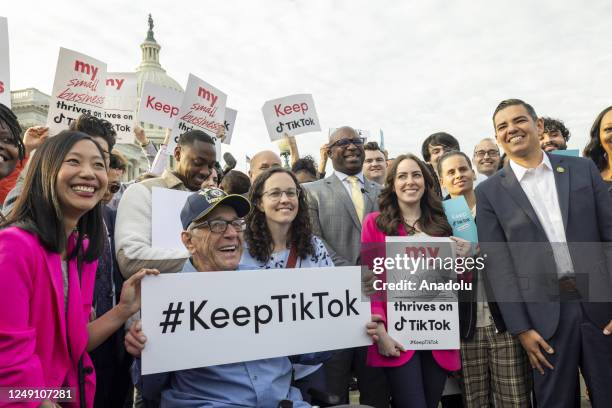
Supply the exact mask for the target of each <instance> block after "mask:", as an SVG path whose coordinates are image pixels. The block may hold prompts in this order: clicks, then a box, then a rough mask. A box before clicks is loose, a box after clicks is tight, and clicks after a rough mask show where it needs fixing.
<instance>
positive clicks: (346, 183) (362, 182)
mask: <svg viewBox="0 0 612 408" xmlns="http://www.w3.org/2000/svg"><path fill="white" fill-rule="evenodd" d="M334 174H335V175H336V176H338V178H339V179H340V181H341V182H342V185H343V186H344V188H345V189H346V192H347V193H348V195H349V197H352V196H353V195H352V194H351V188H352V185H351V182H350V181H348V177H349V175H348V174H344V173H342V172H340V171H338V170H334ZM354 176H355V177H357V180H359V188H361V189H362V190H361V191H362V194H363V188H364V187H365V179H364V177H363V172H362V171H360V172H359V173H357V174H355V175H354ZM364 202H365V197H364Z"/></svg>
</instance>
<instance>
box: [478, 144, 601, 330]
mask: <svg viewBox="0 0 612 408" xmlns="http://www.w3.org/2000/svg"><path fill="white" fill-rule="evenodd" d="M548 157H549V158H550V162H551V165H552V169H553V172H554V178H555V183H556V187H557V193H558V196H559V206H560V209H561V215H562V217H563V223H564V226H565V234H566V239H567V242H568V246H569V251H570V255H571V258H572V263H573V266H574V272H575V273H576V275H577V280H578V281H579V285H578V286H579V288H580V292H581V295H582V296H583V299H585V300H589V302H583V306H584V309H585V312H586V314H587V316H588V318H589V319H590V320H592V321H593V322H594V323H595V324H597V325H598V326H599V327H602V328H603V327H604V326H605V325H606V324H607V323H608V322H609V321H610V320H611V319H612V303H606V302H604V301H610V300H611V299H610V298H611V296H612V284H611V278H610V271H611V270H612V268H611V267H610V266H611V265H612V263H611V262H610V261H611V259H612V256H610V252H609V246H610V244H605V246H604V244H603V243H610V242H612V199H611V197H610V195H609V194H608V191H607V188H606V186H605V184H604V182H603V180H602V179H601V176H600V174H599V172H598V171H597V168H596V167H595V165H594V164H593V162H592V161H590V160H586V159H583V158H575V157H565V156H555V155H549V156H548ZM476 200H477V208H478V210H477V212H476V224H477V226H478V237H479V241H480V243H481V249H482V251H483V253H486V254H487V255H488V258H487V260H486V264H487V268H486V273H487V277H488V280H489V284H490V286H491V288H492V290H493V294H494V296H495V300H496V301H497V302H498V303H499V306H500V309H501V311H502V314H503V317H504V320H505V322H506V326H507V327H508V330H509V331H510V332H511V333H512V334H518V333H521V332H523V331H525V330H528V329H535V330H537V331H538V332H539V333H540V335H542V337H544V338H546V339H548V338H550V337H552V336H553V335H554V333H555V331H556V329H557V324H558V321H559V310H560V308H559V283H558V277H557V270H556V263H555V260H554V257H553V252H552V246H551V243H550V242H549V241H548V238H547V236H546V234H545V232H544V229H543V227H542V225H541V224H540V222H539V220H538V217H537V215H536V213H535V211H534V209H533V207H532V206H531V203H530V202H529V199H528V198H527V195H526V194H525V193H524V191H523V189H522V188H521V186H520V184H519V182H518V180H517V178H516V176H515V174H514V172H513V171H512V169H511V167H510V166H508V165H507V166H505V167H504V168H503V169H502V170H500V171H499V172H497V173H496V174H494V175H493V176H491V177H489V178H488V179H487V180H486V181H484V182H482V183H481V184H480V185H479V186H478V187H477V188H476Z"/></svg>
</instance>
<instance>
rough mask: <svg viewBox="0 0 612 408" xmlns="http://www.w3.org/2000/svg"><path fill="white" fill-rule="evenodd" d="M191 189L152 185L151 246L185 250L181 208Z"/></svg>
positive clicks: (191, 192)
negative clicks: (182, 236) (182, 237)
mask: <svg viewBox="0 0 612 408" xmlns="http://www.w3.org/2000/svg"><path fill="white" fill-rule="evenodd" d="M193 193H194V192H193V191H181V190H172V189H169V188H163V187H153V189H152V191H151V199H152V203H151V205H152V208H151V210H152V211H151V246H152V247H153V248H163V249H175V250H178V251H185V245H183V242H182V241H181V231H183V226H182V225H181V210H182V209H183V206H184V205H185V202H186V201H187V197H189V196H190V195H191V194H193Z"/></svg>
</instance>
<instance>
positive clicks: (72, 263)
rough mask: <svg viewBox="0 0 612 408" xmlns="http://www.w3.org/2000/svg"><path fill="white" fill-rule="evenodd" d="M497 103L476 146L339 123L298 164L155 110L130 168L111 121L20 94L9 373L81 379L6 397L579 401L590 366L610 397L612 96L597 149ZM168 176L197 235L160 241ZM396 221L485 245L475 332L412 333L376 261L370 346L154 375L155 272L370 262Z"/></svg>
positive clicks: (5, 125)
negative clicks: (146, 304) (146, 301)
mask: <svg viewBox="0 0 612 408" xmlns="http://www.w3.org/2000/svg"><path fill="white" fill-rule="evenodd" d="M492 123H493V134H494V137H487V138H483V139H482V140H481V141H479V142H478V143H477V144H476V146H474V148H473V150H471V151H470V150H466V149H465V146H463V147H464V150H462V149H461V146H460V144H459V141H458V140H457V139H456V138H455V137H453V136H452V135H451V134H449V133H446V132H439V133H435V134H432V135H430V136H428V137H427V138H425V139H424V141H423V143H422V149H421V157H418V156H417V155H416V154H414V153H409V152H395V153H397V155H395V156H393V155H390V154H389V151H387V150H386V149H385V148H384V147H381V146H379V144H377V143H376V142H372V141H369V142H367V141H366V140H365V139H364V138H362V137H360V136H359V134H358V133H357V132H356V131H355V130H354V129H353V128H351V127H348V126H345V127H340V128H338V129H336V130H334V131H333V133H331V134H330V136H329V140H328V141H327V142H326V143H325V144H324V145H323V146H322V147H321V151H320V152H321V156H320V158H319V161H318V163H317V162H316V161H315V159H314V158H312V157H310V156H305V157H299V154H298V152H297V144H296V141H295V139H293V138H291V140H290V145H291V166H290V167H291V168H285V167H284V166H283V164H282V161H281V158H280V157H279V155H278V154H277V153H275V152H274V151H268V150H266V151H260V152H254V153H255V154H254V155H253V156H252V158H251V159H250V163H249V170H248V173H243V172H240V171H238V170H236V169H235V165H236V161H235V160H233V158H232V157H231V155H229V156H227V155H226V156H225V157H224V159H225V166H224V167H222V165H221V161H222V158H220V157H216V150H215V141H214V139H213V138H212V137H211V136H210V135H208V134H206V133H204V132H202V131H199V130H190V131H187V132H185V133H183V134H182V135H181V136H180V138H179V140H178V143H177V146H176V148H175V150H174V151H173V152H168V151H167V142H168V137H167V138H166V140H165V141H164V142H163V143H162V144H161V145H159V146H156V145H155V144H154V143H153V142H151V141H150V140H149V139H148V138H147V136H146V134H145V132H144V131H143V130H142V129H140V128H136V129H135V137H136V140H137V143H138V145H140V146H141V148H142V152H143V154H144V155H145V156H146V157H147V160H148V161H149V164H150V169H149V171H148V172H146V173H144V174H142V175H140V176H139V177H137V178H136V179H135V180H124V175H125V170H126V160H125V158H124V157H123V156H122V155H121V153H119V152H118V151H117V150H116V149H114V147H115V132H114V130H113V128H112V125H111V124H110V123H109V122H107V121H105V120H103V119H99V118H96V117H93V116H89V115H81V116H80V117H79V118H78V119H77V120H75V121H73V122H72V123H71V125H70V128H69V129H66V130H65V131H62V132H60V133H59V134H57V135H53V137H49V134H48V129H47V128H45V127H33V128H29V129H26V130H25V131H23V130H22V129H21V127H20V125H19V123H18V120H17V117H16V116H15V115H14V114H13V112H12V111H11V110H10V109H9V108H7V107H6V106H4V105H0V210H1V211H0V266H1V271H2V272H1V273H0V291H2V293H3V296H1V297H0V388H1V387H6V388H10V389H17V388H25V387H38V388H41V389H42V388H55V389H59V388H60V387H69V388H70V389H72V390H74V394H73V395H72V398H71V400H70V401H63V400H62V401H59V400H55V399H54V398H47V399H44V400H43V401H34V400H32V401H26V402H23V401H21V402H16V401H10V400H4V401H0V406H5V405H7V406H12V405H15V406H42V407H45V408H47V407H58V406H62V407H69V406H79V407H132V406H136V407H160V406H161V407H262V408H273V407H289V406H293V407H309V406H311V404H312V405H319V406H340V405H342V404H348V402H349V391H350V390H358V395H359V398H360V403H361V404H363V405H364V406H370V407H376V408H384V407H389V406H393V407H401V408H403V407H415V408H434V407H438V406H439V404H441V405H442V406H443V407H476V408H485V407H490V406H495V407H531V406H534V407H535V406H538V407H554V408H557V407H576V406H579V404H580V400H581V391H580V384H579V378H580V375H581V376H582V377H583V378H584V381H585V383H586V386H587V388H588V398H589V399H590V401H591V404H592V406H594V407H605V406H608V405H609V401H612V387H610V384H612V251H610V244H609V243H610V242H612V106H610V107H607V108H606V109H604V110H603V111H602V112H601V113H600V114H599V115H597V117H596V119H595V121H594V124H593V126H592V129H591V132H590V140H589V142H588V145H587V146H586V147H585V148H584V149H583V152H582V155H583V157H573V156H572V155H567V154H557V153H555V151H556V150H566V149H567V141H568V140H569V138H570V131H569V130H568V129H567V128H566V127H565V125H564V123H563V122H562V121H561V120H557V119H551V118H548V117H540V116H538V115H537V114H536V111H535V109H534V108H533V107H532V106H531V105H529V104H528V103H526V102H524V101H522V100H518V99H509V100H505V101H502V102H501V103H500V104H499V105H498V106H497V107H496V108H495V109H494V113H493V115H492ZM502 150H503V154H502ZM170 155H172V157H173V159H174V160H173V163H171V160H170ZM328 161H331V165H332V168H333V172H332V173H331V174H325V169H326V166H327V162H328ZM153 187H162V188H167V189H173V190H181V191H187V192H191V194H190V195H189V196H188V199H187V200H186V202H185V203H184V206H183V207H182V211H181V214H180V220H181V224H182V230H183V231H182V232H181V236H180V239H181V241H182V243H183V246H184V247H183V248H182V249H164V248H157V247H154V246H153V244H152V225H153V223H154V220H153V219H152V213H153V210H152V206H153V204H152V201H153V198H152V196H153V193H152V191H153ZM458 197H463V198H465V201H466V203H467V205H468V208H469V210H470V211H471V213H472V215H473V217H474V219H475V223H476V226H477V230H478V239H479V243H478V244H479V245H475V244H476V243H470V242H468V241H465V240H463V239H461V238H458V237H455V236H453V235H454V234H453V228H452V227H451V224H450V223H449V220H448V219H447V216H446V214H445V211H444V208H443V204H442V203H443V201H444V200H447V199H453V198H458ZM389 236H416V237H420V236H422V237H450V239H451V240H452V241H453V242H454V244H455V248H456V253H457V256H459V257H469V256H473V255H474V254H476V253H478V254H480V255H483V256H485V257H486V267H485V268H484V270H481V271H478V270H473V271H469V272H468V273H466V274H464V275H463V276H462V279H469V280H470V281H471V282H472V283H473V287H472V288H473V289H472V290H471V291H464V292H461V293H460V294H459V299H460V304H459V322H460V339H461V342H460V344H461V345H460V349H459V350H429V351H427V350H425V351H424V350H418V351H415V350H410V349H407V348H405V347H404V346H403V345H402V344H400V343H399V342H398V341H396V339H393V338H392V337H391V336H390V335H389V333H388V331H387V302H386V299H385V298H384V295H383V297H382V298H381V297H378V296H377V295H374V294H373V293H374V292H373V291H371V290H370V288H368V285H369V284H370V282H371V281H370V280H369V278H368V277H367V275H366V277H365V278H364V282H363V286H364V291H365V293H366V294H368V295H371V296H372V297H371V302H370V307H371V312H372V313H371V318H370V320H369V321H368V322H364V328H363V330H364V332H366V333H367V334H368V335H369V336H370V337H371V339H372V345H371V346H369V347H358V348H353V349H344V350H325V351H319V352H316V353H312V354H306V355H299V356H285V357H277V358H270V359H263V360H255V361H245V362H238V363H233V364H225V365H218V366H211V367H201V368H194V369H189V370H182V371H175V372H168V373H162V374H153V375H141V364H140V355H141V352H142V350H143V349H144V348H145V347H146V343H147V337H146V333H145V332H143V330H142V325H141V322H140V320H139V309H140V283H141V281H142V279H143V278H145V277H146V276H149V277H147V279H154V276H155V275H158V274H160V273H162V274H166V273H195V272H208V271H235V270H254V269H284V268H287V269H291V268H313V267H334V266H356V265H366V266H368V265H370V263H371V260H372V253H371V251H368V250H366V249H367V248H371V245H372V244H376V243H384V242H385V239H386V237H389ZM370 266H371V265H370ZM551 282H552V283H551ZM262 284H264V283H262ZM228 295H229V294H228ZM544 295H546V296H548V298H547V297H545V296H544ZM322 335H323V336H325V335H333V333H331V334H325V333H323V334H322ZM279 341H283V339H279ZM41 404H42V405H41Z"/></svg>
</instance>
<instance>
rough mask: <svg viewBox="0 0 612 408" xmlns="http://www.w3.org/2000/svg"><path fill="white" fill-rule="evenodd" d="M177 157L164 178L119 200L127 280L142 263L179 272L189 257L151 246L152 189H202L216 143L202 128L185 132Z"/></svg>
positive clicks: (118, 237)
mask: <svg viewBox="0 0 612 408" xmlns="http://www.w3.org/2000/svg"><path fill="white" fill-rule="evenodd" d="M174 159H175V160H176V165H175V170H174V171H171V170H165V171H164V173H163V174H162V176H161V177H157V178H153V179H149V180H145V181H143V182H141V183H136V184H133V185H131V186H130V187H129V188H128V189H127V190H125V192H124V193H123V196H122V198H121V201H120V202H119V208H118V209H117V227H116V229H115V250H116V252H117V262H118V263H119V268H120V269H121V274H122V275H123V276H124V277H125V278H126V279H127V278H129V277H130V276H132V275H133V274H134V273H136V272H137V271H139V270H140V269H142V268H143V267H144V266H142V265H155V266H152V267H151V268H154V269H158V270H159V271H160V272H162V273H165V272H178V271H180V270H181V269H182V268H183V264H184V263H185V261H186V260H187V257H188V253H187V252H186V251H184V250H176V249H160V248H153V247H152V246H151V224H152V220H151V213H152V189H153V187H164V188H170V189H174V190H184V191H198V190H199V189H200V186H201V185H202V182H204V180H206V179H207V178H208V176H209V175H210V173H211V171H212V169H213V167H214V165H215V160H216V153H215V142H214V141H213V139H212V138H211V137H210V136H208V135H207V134H206V133H204V132H202V131H199V130H191V131H189V132H185V133H183V134H182V135H181V136H180V138H179V141H178V144H177V146H176V148H175V150H174Z"/></svg>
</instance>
